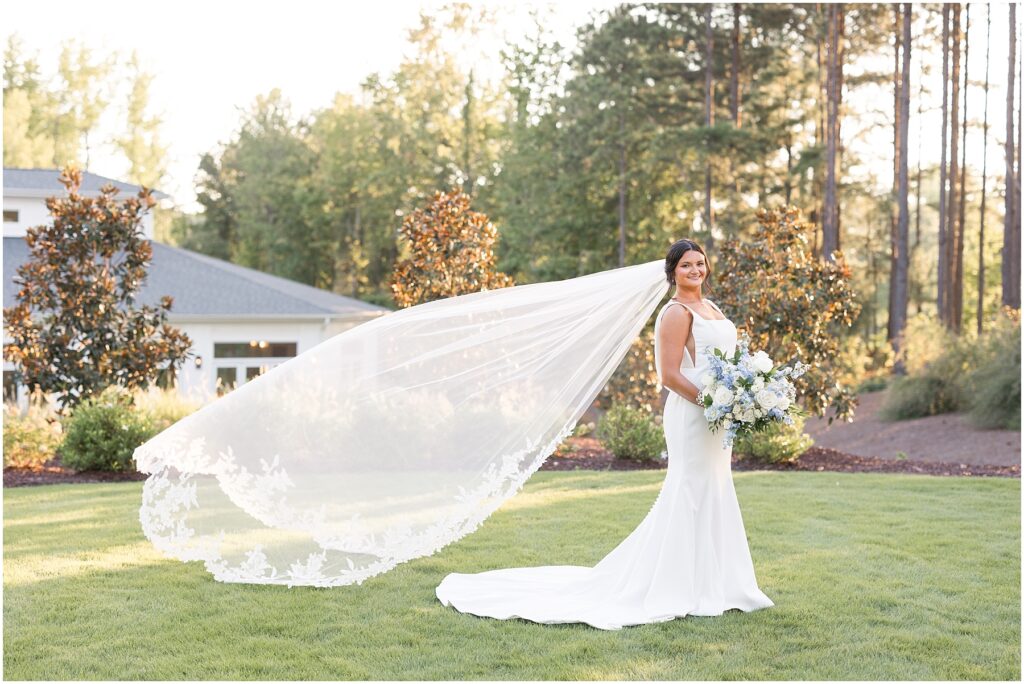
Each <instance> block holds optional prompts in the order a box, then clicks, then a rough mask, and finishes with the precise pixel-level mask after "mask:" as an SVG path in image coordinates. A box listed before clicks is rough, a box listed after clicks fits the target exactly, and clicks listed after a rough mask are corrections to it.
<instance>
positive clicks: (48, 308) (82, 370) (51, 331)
mask: <svg viewBox="0 0 1024 684" xmlns="http://www.w3.org/2000/svg"><path fill="white" fill-rule="evenodd" d="M60 181H61V183H62V184H63V185H64V186H65V187H66V188H67V193H68V194H67V196H66V197H51V198H49V199H47V200H46V206H47V208H48V209H49V210H50V214H51V215H52V216H53V223H52V225H41V226H36V227H34V228H29V229H28V231H27V234H26V236H25V241H26V242H27V243H28V246H29V252H30V256H29V259H28V261H27V262H26V263H24V264H23V265H21V266H19V267H18V275H17V277H16V279H15V282H16V284H17V285H19V286H20V289H19V290H18V293H17V304H16V305H15V306H13V307H10V308H5V309H4V321H5V324H6V326H7V333H8V336H9V338H10V342H9V343H8V344H5V345H4V356H5V358H7V359H8V360H9V361H11V362H13V363H14V364H15V366H16V375H17V379H18V380H19V381H20V382H22V383H24V384H27V385H28V386H29V387H31V388H32V389H36V388H38V389H39V390H41V391H42V392H44V393H46V394H50V393H55V394H56V395H57V402H58V404H59V405H60V408H61V410H62V411H63V410H64V409H65V408H67V407H69V406H70V407H73V406H76V405H77V404H78V403H79V402H81V401H82V400H83V399H85V398H87V397H89V396H91V395H93V394H97V393H99V392H100V391H102V390H103V389H104V388H105V387H107V386H109V385H120V386H123V387H125V388H128V389H133V388H136V387H143V388H144V387H146V386H148V385H149V383H150V382H152V381H153V380H154V379H155V378H156V376H157V374H158V373H160V372H161V371H167V370H172V371H173V370H174V369H177V368H179V367H180V366H181V364H182V363H184V361H185V359H186V358H187V356H188V350H189V348H190V347H191V345H192V342H191V340H189V338H188V336H187V335H185V334H184V333H183V332H181V331H180V330H177V329H176V328H174V327H172V326H171V325H169V324H168V323H167V313H168V312H169V311H170V309H171V297H169V296H164V297H163V298H162V299H161V301H160V304H159V306H149V305H144V306H136V305H135V297H136V294H137V292H138V290H139V288H140V287H141V286H142V284H143V282H144V281H145V279H146V269H147V267H148V265H149V263H150V261H151V260H152V257H153V250H152V247H151V246H150V243H149V240H147V239H146V238H145V236H144V235H143V233H142V230H141V221H142V217H143V216H144V215H145V214H146V212H148V211H149V210H150V209H151V208H152V207H153V205H154V204H155V200H154V199H153V197H152V195H151V193H150V191H149V190H147V189H146V188H143V189H142V191H140V192H139V194H138V196H137V197H129V198H126V199H124V200H120V201H119V200H117V199H115V195H116V194H117V189H116V188H115V187H114V186H113V185H106V186H104V187H103V188H102V189H101V190H100V194H99V196H98V197H84V196H82V195H81V194H80V193H79V188H80V187H81V183H82V174H81V171H79V170H77V169H75V168H67V169H65V170H64V172H63V173H62V174H61V176H60Z"/></svg>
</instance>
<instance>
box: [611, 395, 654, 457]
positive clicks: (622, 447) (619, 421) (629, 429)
mask: <svg viewBox="0 0 1024 684" xmlns="http://www.w3.org/2000/svg"><path fill="white" fill-rule="evenodd" d="M597 436H598V437H600V438H601V440H602V441H603V442H604V445H605V446H606V447H607V448H608V450H609V451H611V452H612V453H613V454H615V456H616V457H617V458H626V459H631V460H634V461H655V460H657V459H659V458H661V454H662V453H663V452H664V451H665V434H664V433H663V432H662V429H661V426H660V425H658V424H657V423H656V422H655V420H654V418H653V417H652V416H651V414H650V413H649V412H648V411H645V410H643V409H637V408H631V407H630V406H627V405H626V404H620V403H614V404H612V407H611V408H610V409H608V411H607V412H606V413H605V414H604V415H603V416H602V417H601V420H600V422H599V423H598V426H597Z"/></svg>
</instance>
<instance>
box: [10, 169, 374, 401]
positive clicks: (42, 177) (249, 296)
mask: <svg viewBox="0 0 1024 684" xmlns="http://www.w3.org/2000/svg"><path fill="white" fill-rule="evenodd" d="M59 175H60V171H58V170H56V169H10V168H5V169H4V173H3V184H4V201H3V212H4V233H3V238H4V240H3V261H4V285H3V287H4V291H3V300H4V306H5V307H10V306H13V305H14V304H15V303H16V299H15V295H16V294H17V292H18V286H17V284H16V283H15V280H14V279H15V276H16V275H17V268H18V266H19V265H20V264H22V263H24V262H25V261H26V260H27V259H28V256H29V251H28V245H26V244H25V241H24V236H25V230H26V229H27V228H28V227H29V226H35V225H40V224H42V223H49V222H50V221H51V217H50V215H49V212H48V211H47V209H46V204H45V201H46V198H47V197H52V196H55V195H63V194H64V192H65V189H64V186H62V185H61V184H60V183H59V181H58V180H57V178H58V177H59ZM108 182H109V183H113V184H114V185H115V186H116V187H117V188H118V189H119V190H120V191H121V193H122V194H120V195H119V196H120V197H128V196H131V195H134V194H136V193H137V192H138V191H139V189H140V188H139V187H138V186H135V185H130V184H128V183H121V182H118V181H114V180H111V179H109V178H104V177H103V176H98V175H96V174H93V173H88V172H83V174H82V186H81V188H80V192H81V193H82V194H83V195H87V196H96V195H99V189H100V187H102V186H103V185H105V184H106V183H108ZM154 197H156V198H157V199H160V198H165V197H167V196H166V195H164V194H163V193H154ZM142 229H143V232H144V233H145V235H146V237H148V238H150V240H151V241H152V246H153V260H152V262H151V263H150V267H149V277H148V278H147V279H146V282H145V284H144V285H143V287H142V290H141V291H140V293H139V296H138V298H137V300H136V301H137V302H138V303H139V304H152V305H157V304H159V302H160V298H161V297H162V296H164V295H170V296H171V297H173V298H174V303H173V306H172V307H171V312H170V314H169V316H168V322H169V323H171V324H172V325H174V326H175V327H177V328H179V329H181V330H182V331H184V332H185V333H186V334H188V336H189V337H190V338H191V340H192V354H193V357H194V358H190V359H189V360H188V362H187V363H186V365H185V366H184V368H182V369H181V370H180V371H179V373H178V377H177V386H178V389H179V392H181V393H182V394H183V395H185V396H189V397H192V398H195V399H197V400H199V401H205V400H207V399H209V398H210V397H211V396H213V394H214V393H215V392H216V391H217V388H218V380H219V381H220V382H219V386H220V387H227V388H230V387H232V386H237V385H239V384H241V383H244V382H246V381H247V380H249V379H251V378H254V377H256V376H257V375H259V374H260V373H262V372H264V371H265V370H266V369H268V368H271V367H273V366H275V365H277V364H279V363H282V362H284V361H287V360H288V359H289V358H291V357H293V356H296V355H298V354H301V353H303V352H304V351H306V350H308V349H310V348H312V347H314V346H316V345H317V344H319V343H320V342H323V341H324V340H326V339H327V338H329V337H331V336H333V335H336V334H338V333H340V332H342V331H343V330H347V329H348V328H351V327H353V326H356V325H358V324H360V323H362V322H365V321H367V320H370V319H372V318H376V317H378V316H381V315H383V314H385V313H387V312H388V310H387V309H385V308H383V307H380V306H376V305H373V304H367V303H366V302H361V301H359V300H357V299H352V298H350V297H344V296H342V295H337V294H334V293H332V292H327V291H325V290H320V289H317V288H315V287H310V286H308V285H304V284H302V283H297V282H295V281H292V280H288V279H286V278H279V277H277V276H272V275H268V274H266V273H261V272H260V271H255V270H253V269H249V268H244V267H242V266H237V265H235V264H231V263H229V262H226V261H222V260H220V259H215V258H213V257H209V256H205V255H203V254H198V253H196V252H191V251H189V250H185V249H179V248H177V247H172V246H170V245H166V244H163V243H160V242H157V241H155V240H152V237H153V222H152V216H151V215H147V216H146V217H145V218H144V219H143V225H142ZM4 341H5V342H6V341H7V335H6V331H5V333H4ZM13 370H14V366H13V364H11V363H9V362H7V360H6V359H5V360H4V399H6V400H13V399H19V400H20V399H22V398H23V396H24V392H25V389H24V388H23V387H16V386H15V384H14V382H13V372H12V371H13Z"/></svg>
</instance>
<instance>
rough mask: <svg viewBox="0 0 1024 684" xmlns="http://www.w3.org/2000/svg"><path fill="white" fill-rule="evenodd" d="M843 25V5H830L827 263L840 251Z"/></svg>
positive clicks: (824, 229)
mask: <svg viewBox="0 0 1024 684" xmlns="http://www.w3.org/2000/svg"><path fill="white" fill-rule="evenodd" d="M842 22H843V5H842V4H841V3H838V4H831V5H829V6H828V31H827V34H828V35H827V40H826V62H827V67H826V69H827V80H826V88H827V91H828V100H827V110H826V124H825V206H824V211H823V216H822V225H821V231H822V256H823V257H824V259H825V260H827V261H833V260H834V258H833V255H832V253H833V252H834V251H835V250H838V249H840V240H839V197H838V184H839V178H838V176H839V171H840V169H839V165H840V160H839V138H840V103H841V100H842V71H843V55H842V45H841V42H842V33H843V30H842Z"/></svg>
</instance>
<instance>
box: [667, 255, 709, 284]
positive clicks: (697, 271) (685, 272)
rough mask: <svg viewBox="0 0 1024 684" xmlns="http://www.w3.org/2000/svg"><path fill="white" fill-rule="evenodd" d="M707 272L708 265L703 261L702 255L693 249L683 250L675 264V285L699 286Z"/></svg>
mask: <svg viewBox="0 0 1024 684" xmlns="http://www.w3.org/2000/svg"><path fill="white" fill-rule="evenodd" d="M707 274H708V266H707V263H705V261H704V255H703V254H701V253H700V252H698V251H697V250H695V249H691V250H688V251H686V252H683V256H681V257H680V258H679V263H677V264H676V270H675V279H676V286H680V285H681V286H682V287H700V284H701V283H703V282H704V279H705V278H706V277H707Z"/></svg>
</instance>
